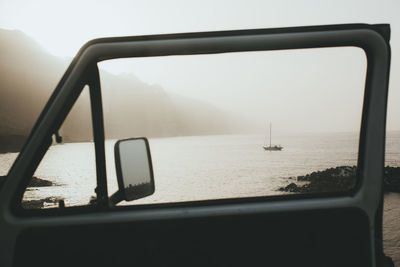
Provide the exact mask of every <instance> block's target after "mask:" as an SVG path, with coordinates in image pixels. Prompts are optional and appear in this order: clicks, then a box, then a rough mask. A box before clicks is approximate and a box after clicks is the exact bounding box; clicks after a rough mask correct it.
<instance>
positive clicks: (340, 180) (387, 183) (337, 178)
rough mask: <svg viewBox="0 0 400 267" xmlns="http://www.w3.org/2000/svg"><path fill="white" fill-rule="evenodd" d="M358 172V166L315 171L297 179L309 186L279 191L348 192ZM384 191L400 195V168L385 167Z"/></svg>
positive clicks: (293, 184) (291, 185)
mask: <svg viewBox="0 0 400 267" xmlns="http://www.w3.org/2000/svg"><path fill="white" fill-rule="evenodd" d="M356 172H357V167H356V166H339V167H336V168H329V169H326V170H324V171H315V172H312V173H310V174H307V175H300V176H298V177H297V181H299V182H308V183H307V184H303V185H297V184H295V183H290V184H289V185H287V186H286V187H281V188H279V189H278V190H279V191H285V192H296V193H323V192H342V191H347V190H350V189H351V188H353V187H354V186H355V183H356ZM384 190H385V192H399V193H400V167H390V166H387V167H385V178H384Z"/></svg>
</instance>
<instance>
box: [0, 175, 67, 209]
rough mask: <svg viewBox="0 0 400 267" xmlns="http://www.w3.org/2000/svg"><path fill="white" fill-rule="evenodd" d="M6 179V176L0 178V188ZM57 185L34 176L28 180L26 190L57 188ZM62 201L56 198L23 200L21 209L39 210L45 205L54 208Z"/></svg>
mask: <svg viewBox="0 0 400 267" xmlns="http://www.w3.org/2000/svg"><path fill="white" fill-rule="evenodd" d="M5 179H6V176H0V186H1V184H2V183H3V182H4V180H5ZM57 185H58V184H56V183H53V182H51V181H48V180H44V179H40V178H37V177H35V176H33V177H32V179H31V180H30V182H29V184H28V187H27V190H28V191H29V190H35V187H44V186H57ZM61 200H62V199H61V198H57V197H46V198H42V199H37V200H36V199H35V200H23V201H22V203H21V204H22V207H23V208H24V209H41V208H43V207H45V206H46V205H50V206H54V205H58V203H60V201H61Z"/></svg>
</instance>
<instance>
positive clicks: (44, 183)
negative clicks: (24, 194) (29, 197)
mask: <svg viewBox="0 0 400 267" xmlns="http://www.w3.org/2000/svg"><path fill="white" fill-rule="evenodd" d="M53 185H56V184H54V183H53V182H50V181H48V180H44V179H40V178H37V177H35V176H33V177H32V179H31V180H30V182H29V184H28V187H42V186H53Z"/></svg>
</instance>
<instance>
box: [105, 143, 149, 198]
mask: <svg viewBox="0 0 400 267" xmlns="http://www.w3.org/2000/svg"><path fill="white" fill-rule="evenodd" d="M114 153H115V168H116V171H117V179H118V189H119V190H118V192H117V193H116V194H114V195H113V196H112V197H111V200H112V202H113V204H116V203H118V202H120V201H121V200H126V201H131V200H135V199H139V198H143V197H146V196H150V195H152V194H153V193H154V190H155V188H154V176H153V166H152V163H151V155H150V147H149V142H148V141H147V139H146V138H144V137H143V138H131V139H125V140H119V141H118V142H117V143H115V146H114Z"/></svg>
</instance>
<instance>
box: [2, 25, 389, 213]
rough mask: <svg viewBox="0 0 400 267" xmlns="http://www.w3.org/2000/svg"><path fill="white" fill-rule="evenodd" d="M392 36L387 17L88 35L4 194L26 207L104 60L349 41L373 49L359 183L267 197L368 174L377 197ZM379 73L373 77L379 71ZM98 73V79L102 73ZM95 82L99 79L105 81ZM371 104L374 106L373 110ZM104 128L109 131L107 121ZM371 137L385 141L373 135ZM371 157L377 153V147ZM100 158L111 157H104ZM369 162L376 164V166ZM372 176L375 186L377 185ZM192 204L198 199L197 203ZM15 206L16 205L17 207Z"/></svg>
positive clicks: (371, 193) (12, 205) (363, 178)
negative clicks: (37, 175) (29, 191)
mask: <svg viewBox="0 0 400 267" xmlns="http://www.w3.org/2000/svg"><path fill="white" fill-rule="evenodd" d="M389 36H390V35H389V34H388V33H387V27H386V26H385V25H363V24H353V25H331V26H316V27H298V28H283V29H260V30H239V31H224V32H205V33H186V34H169V35H153V36H137V37H116V38H101V39H95V40H93V41H90V42H89V43H87V44H86V45H85V46H83V48H82V49H81V50H80V51H79V53H78V54H77V56H76V57H75V58H74V60H73V62H72V63H71V65H70V67H69V68H68V70H67V71H66V73H65V74H64V76H63V78H62V79H61V81H60V83H59V84H58V86H57V87H56V89H55V91H54V93H53V94H52V96H51V98H50V100H49V101H48V103H47V104H46V106H45V108H44V110H43V112H42V113H41V115H40V117H39V119H38V121H37V123H36V124H35V126H34V128H33V130H32V132H31V134H30V136H29V138H28V140H27V142H26V143H25V145H24V147H23V149H22V151H21V153H20V154H19V156H18V158H17V160H16V161H15V163H14V165H13V167H12V168H11V170H10V172H9V176H13V177H17V178H15V179H13V180H12V181H11V179H8V180H7V181H6V185H7V187H10V189H11V190H10V191H9V192H10V194H6V196H5V198H6V199H7V200H8V201H6V203H7V204H8V206H9V207H10V208H11V209H10V211H12V212H14V214H20V212H18V211H19V209H18V207H19V205H18V203H19V202H20V200H21V199H22V198H21V196H22V194H23V191H24V190H25V187H26V185H27V183H28V182H29V177H31V174H33V172H34V170H35V169H36V168H37V166H38V164H39V162H40V160H41V158H42V157H43V155H44V153H45V152H46V151H47V149H48V147H49V142H48V141H47V142H46V138H47V140H48V138H49V137H51V135H52V133H53V132H54V131H55V129H58V127H59V126H60V125H61V123H62V121H63V120H64V119H65V116H66V115H67V114H68V112H69V110H70V109H71V107H72V105H73V103H74V102H75V101H76V99H77V95H79V94H80V92H81V90H82V89H83V87H84V85H86V84H89V82H90V80H88V79H86V77H93V75H91V74H90V73H88V72H87V71H88V70H90V68H92V67H93V66H94V65H96V64H97V63H98V62H101V61H104V60H110V59H116V58H131V57H153V56H168V55H194V54H214V53H228V52H247V51H270V50H285V49H304V48H322V47H343V46H354V47H358V48H361V49H362V50H363V51H364V52H365V54H366V57H367V74H366V84H365V93H364V102H363V111H362V120H361V131H360V139H359V151H358V164H357V166H358V168H357V170H358V171H357V184H356V187H355V188H354V190H352V191H350V192H346V193H345V194H343V193H339V194H336V193H328V194H327V193H322V194H312V195H290V196H289V195H286V196H275V197H267V198H268V199H271V200H286V199H288V200H290V199H294V200H298V199H309V198H312V199H314V198H318V199H320V198H327V199H329V198H335V197H338V196H350V197H354V196H355V195H356V194H357V192H359V191H360V188H361V186H362V185H363V184H365V183H366V181H369V182H368V185H369V186H368V188H367V189H366V191H368V194H369V197H370V198H371V197H372V199H373V200H370V201H366V202H372V203H374V202H377V199H378V198H379V197H380V195H379V193H378V194H377V193H374V191H376V190H378V191H379V192H380V191H382V190H381V185H380V183H379V182H376V181H375V179H374V178H373V177H376V175H377V174H379V173H380V172H381V169H380V167H379V166H378V165H382V166H383V157H384V148H382V147H381V145H382V144H383V143H384V137H385V130H384V129H385V127H384V126H385V118H386V98H387V82H388V76H389V73H388V66H389V64H390V48H389V45H388V39H389ZM96 68H97V66H96ZM374 77H375V79H373V78H374ZM96 79H98V77H97V78H96ZM96 82H98V83H99V81H96ZM89 87H90V85H89ZM381 87H383V88H381ZM379 90H384V91H386V94H383V95H380V96H379V94H378V97H374V95H373V94H374V92H376V91H379ZM378 103H379V104H378ZM382 103H383V105H382ZM375 106H378V107H375ZM371 109H372V110H373V111H372V112H371ZM101 117H102V114H101ZM93 118H94V117H93ZM378 118H380V119H378ZM101 120H103V118H101ZM371 121H372V122H374V123H375V124H376V125H375V129H377V130H375V131H374V130H373V128H372V126H371ZM102 128H103V129H102V131H103V133H104V127H102ZM93 129H94V131H98V130H99V129H100V128H99V127H93ZM370 135H372V136H370ZM100 139H101V138H100ZM100 139H99V140H98V141H97V142H96V141H95V144H97V143H98V142H100V141H101V140H100ZM371 139H373V140H379V141H371ZM103 142H104V138H103ZM371 148H372V150H374V152H375V154H378V155H379V158H380V162H379V163H376V162H375V163H373V162H372V163H371V159H370V158H369V157H368V155H370V154H371V152H370V153H366V152H367V150H368V149H371ZM373 158H376V155H375V156H374V157H373ZM24 161H25V162H26V161H28V162H30V163H31V164H30V165H29V166H26V164H23V163H24ZM381 163H382V164H381ZM98 164H105V163H101V162H100V163H98ZM98 164H96V168H97V167H98V166H97V165H98ZM370 164H372V166H374V167H370V166H371V165H370ZM103 167H104V168H103ZM101 169H102V170H105V166H101ZM16 180H18V181H16ZM372 184H373V185H374V186H372ZM372 188H373V189H372ZM0 197H1V196H0ZM259 199H262V200H265V197H262V198H254V197H252V198H251V200H247V198H245V199H237V200H233V203H236V202H237V201H239V202H243V201H250V202H252V201H257V200H259ZM229 201H232V200H211V203H215V202H217V203H219V202H221V203H226V202H229ZM359 201H361V202H362V201H365V199H364V198H363V197H362V198H360V200H359ZM204 202H209V201H200V202H196V203H197V204H199V205H203V203H204ZM184 203H186V202H184ZM187 204H188V205H193V203H187ZM174 205H176V204H172V206H174ZM375 209H376V207H373V208H371V210H375ZM15 211H17V212H16V213H15ZM371 212H372V211H371ZM20 215H21V214H20ZM370 215H371V214H370Z"/></svg>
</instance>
